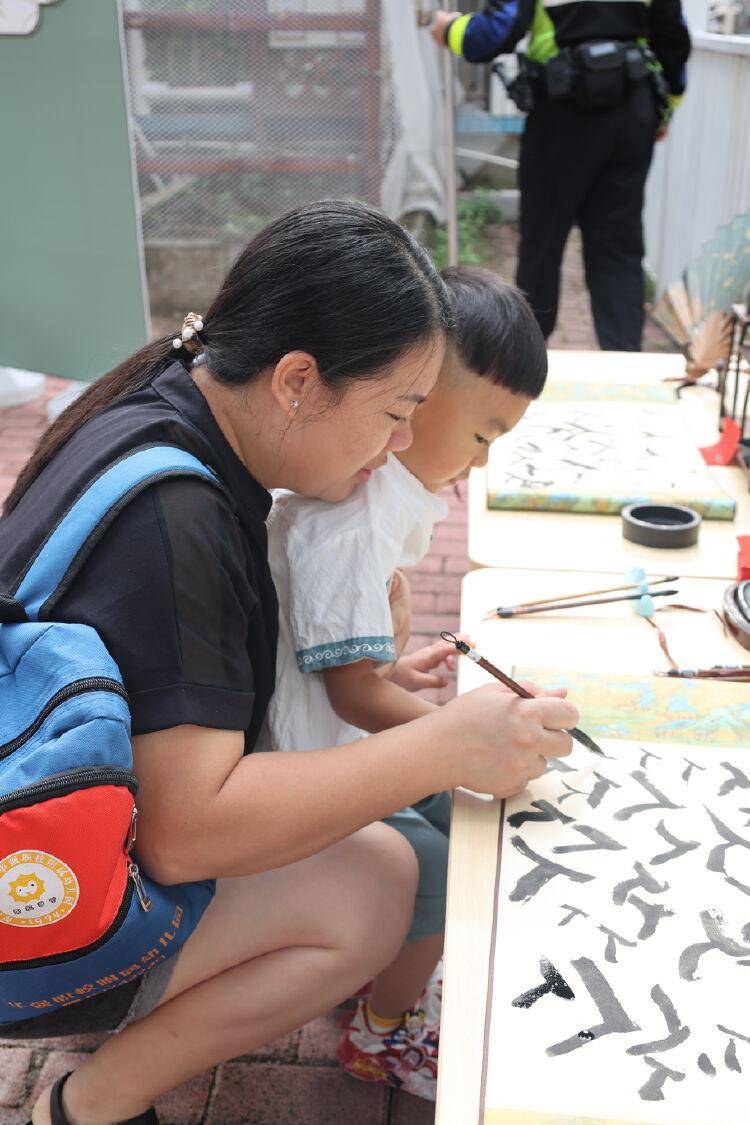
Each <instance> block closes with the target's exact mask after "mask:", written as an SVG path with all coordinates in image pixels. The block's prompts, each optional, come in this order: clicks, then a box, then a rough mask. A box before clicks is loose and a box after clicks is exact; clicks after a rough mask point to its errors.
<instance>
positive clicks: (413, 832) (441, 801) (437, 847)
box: [385, 793, 451, 942]
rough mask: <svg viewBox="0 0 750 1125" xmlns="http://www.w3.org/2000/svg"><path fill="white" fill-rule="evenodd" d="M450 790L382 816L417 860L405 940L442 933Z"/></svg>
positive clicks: (414, 939) (449, 820)
mask: <svg viewBox="0 0 750 1125" xmlns="http://www.w3.org/2000/svg"><path fill="white" fill-rule="evenodd" d="M450 822H451V797H450V793H435V794H434V795H433V796H432V797H425V799H424V800H423V801H420V802H419V803H418V804H416V805H413V806H411V807H410V808H408V809H402V811H401V812H397V813H394V814H393V816H388V817H386V819H385V823H386V824H390V826H391V827H392V828H395V829H396V830H397V831H398V832H400V833H401V835H402V836H405V837H406V839H407V840H408V841H409V843H410V844H411V846H412V848H413V849H414V852H415V854H416V857H417V862H418V863H419V885H418V887H417V898H416V902H415V904H414V917H413V919H412V923H411V929H410V930H409V933H408V936H407V938H406V940H407V942H411V941H419V940H420V938H425V937H432V935H433V934H442V933H443V931H444V929H445V890H446V883H447V877H448V834H449V832H450Z"/></svg>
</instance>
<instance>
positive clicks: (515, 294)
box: [441, 266, 547, 398]
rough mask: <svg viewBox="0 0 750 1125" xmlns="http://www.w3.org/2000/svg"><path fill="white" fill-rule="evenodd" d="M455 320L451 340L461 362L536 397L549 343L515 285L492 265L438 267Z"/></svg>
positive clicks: (515, 391) (498, 381) (481, 373)
mask: <svg viewBox="0 0 750 1125" xmlns="http://www.w3.org/2000/svg"><path fill="white" fill-rule="evenodd" d="M441 276H442V278H443V281H444V282H445V284H446V286H447V287H448V296H449V298H450V304H451V310H452V313H453V318H454V322H455V328H454V333H453V345H454V347H455V349H456V351H457V352H458V355H459V357H460V359H461V362H462V363H463V364H464V366H465V367H468V368H469V369H470V370H471V371H474V372H475V373H476V374H477V375H481V376H483V377H484V378H486V379H489V380H490V381H491V382H493V383H498V384H500V385H501V386H503V387H507V388H508V390H509V391H513V392H514V393H515V394H522V395H527V396H528V397H529V398H538V397H539V395H540V394H541V393H542V390H543V389H544V384H545V381H546V378H547V346H546V344H545V340H544V336H543V335H542V330H541V328H540V327H539V325H538V323H537V320H536V317H535V316H534V314H533V312H532V311H531V306H530V305H529V303H528V301H527V300H526V298H525V297H524V295H523V293H521V291H520V289H516V287H515V285H509V284H508V283H507V282H505V281H503V280H502V279H501V278H499V277H498V276H497V274H495V273H492V272H491V271H490V270H485V269H478V268H475V267H470V266H450V267H448V268H447V269H444V270H443V271H442V275H441Z"/></svg>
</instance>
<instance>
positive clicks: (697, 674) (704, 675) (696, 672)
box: [655, 664, 750, 683]
mask: <svg viewBox="0 0 750 1125" xmlns="http://www.w3.org/2000/svg"><path fill="white" fill-rule="evenodd" d="M655 675H657V676H670V677H674V678H676V679H680V680H733V681H734V682H735V683H748V682H750V664H737V665H730V664H716V665H715V666H714V667H713V668H670V669H669V671H668V672H656V673H655Z"/></svg>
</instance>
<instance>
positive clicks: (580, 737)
mask: <svg viewBox="0 0 750 1125" xmlns="http://www.w3.org/2000/svg"><path fill="white" fill-rule="evenodd" d="M440 636H441V637H442V639H443V640H444V641H447V642H448V643H449V644H452V645H454V646H455V647H456V648H457V649H458V651H459V652H460V653H461V654H462V656H468V658H469V660H473V661H474V663H475V664H478V665H479V667H480V668H484V670H485V672H489V674H490V675H491V676H494V677H495V679H496V680H499V681H500V683H501V684H505V686H506V687H508V688H510V690H511V691H514V692H515V693H516V695H520V696H521V699H535V698H536V696H534V695H532V694H531V692H530V691H527V690H526V688H525V687H522V686H521V684H518V683H516V681H515V680H512V679H511V678H510V676H506V674H505V672H501V671H500V669H499V668H496V667H495V665H494V664H490V662H489V660H486V659H485V658H484V657H483V656H481V655H480V653H478V652H477V650H476V649H475V648H471V647H470V646H469V645H467V643H466V641H460V640H459V639H458V637H455V636H454V635H453V633H447V632H442V633H441V634H440ZM568 734H571V735H572V736H573V738H574V739H575V740H576V742H580V744H581V746H585V747H586V749H587V750H591V752H592V753H594V754H601V755H602V756H603V757H606V755H605V754H604V751H603V750H602V748H601V746H597V744H596V743H595V742H594V740H593V738H591V737H590V736H589V735H588V734H586V732H585V731H582V730H579V729H578V727H573V728H572V730H569V731H568Z"/></svg>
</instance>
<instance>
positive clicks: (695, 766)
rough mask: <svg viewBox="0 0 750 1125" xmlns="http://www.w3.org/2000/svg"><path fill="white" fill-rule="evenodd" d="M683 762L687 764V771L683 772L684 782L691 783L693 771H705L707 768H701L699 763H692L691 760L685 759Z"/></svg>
mask: <svg viewBox="0 0 750 1125" xmlns="http://www.w3.org/2000/svg"><path fill="white" fill-rule="evenodd" d="M682 760H683V762H687V769H685V770H683V772H682V780H683V781H690V775H691V773H692V772H693V770H701V771H703V770H705V768H706V767H705V766H699V765H698V763H697V762H691V761H690V759H689V758H683V759H682Z"/></svg>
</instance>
